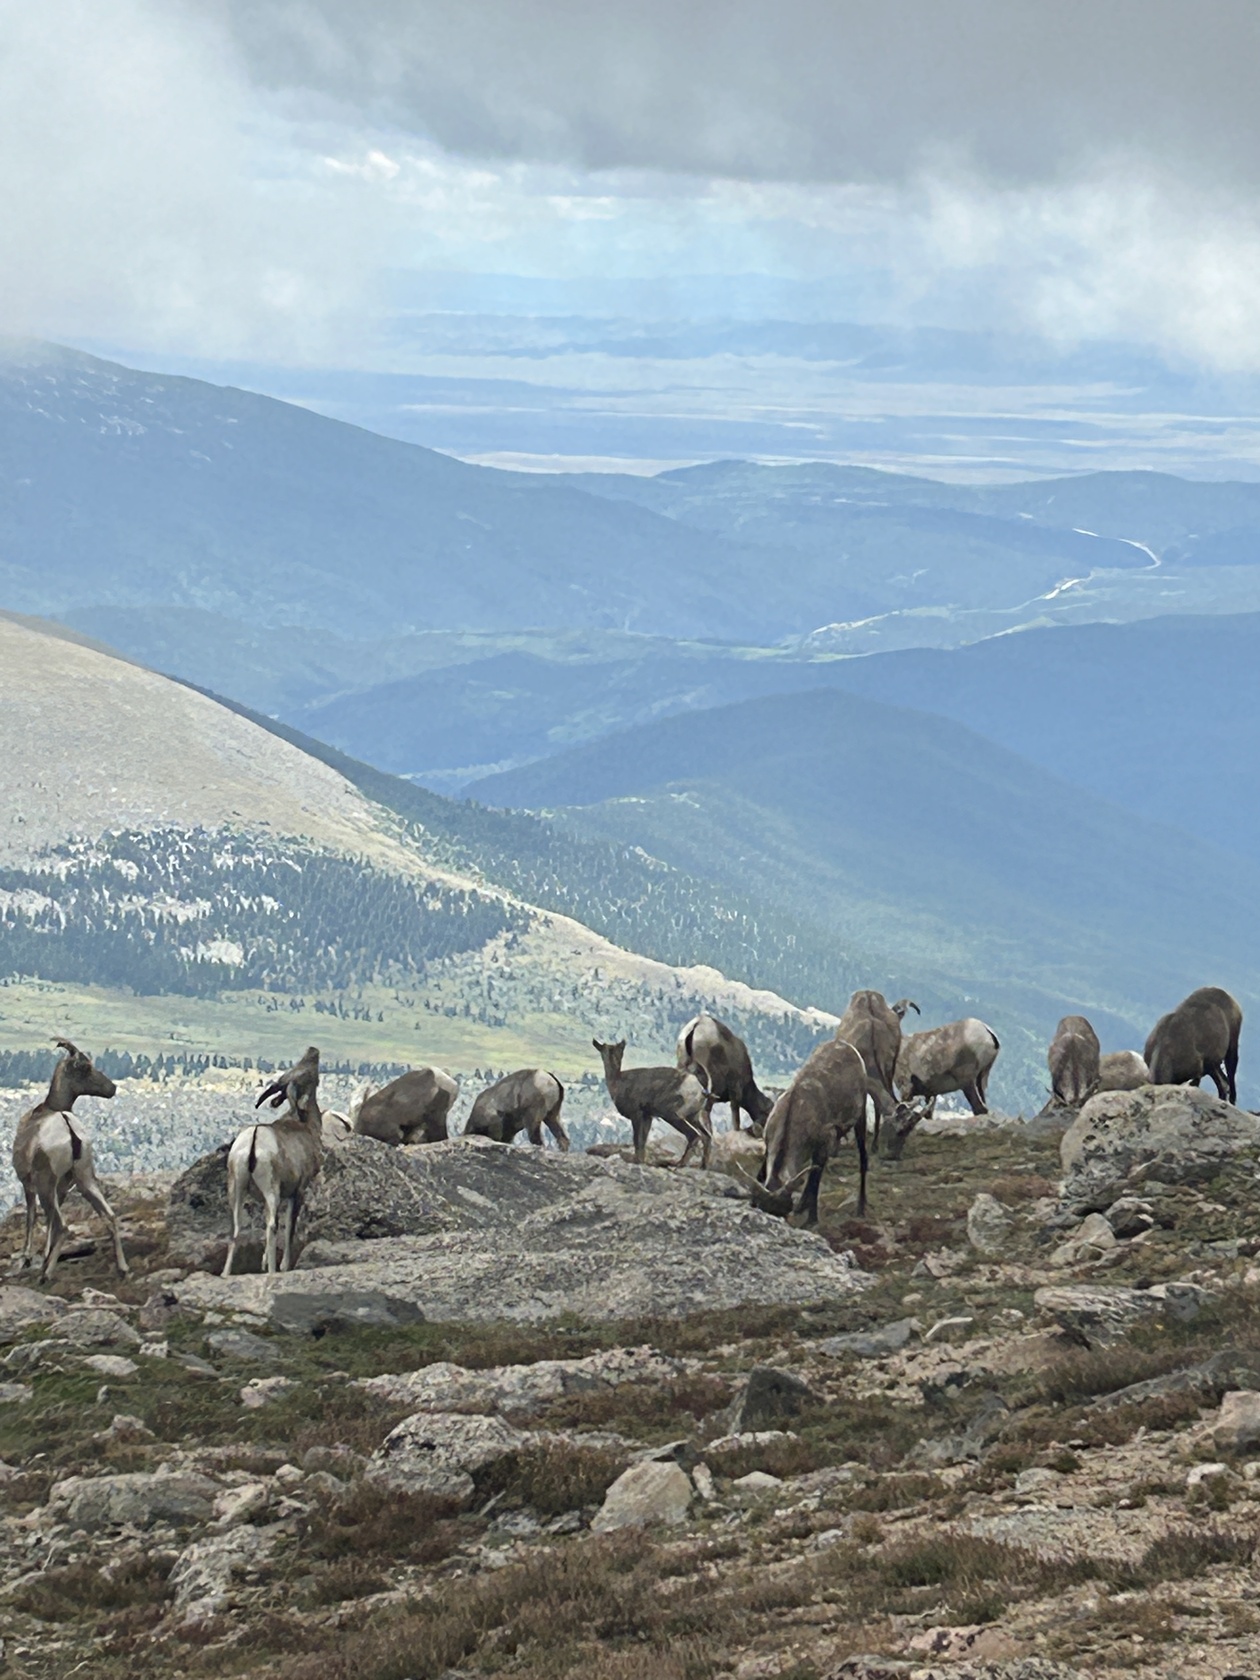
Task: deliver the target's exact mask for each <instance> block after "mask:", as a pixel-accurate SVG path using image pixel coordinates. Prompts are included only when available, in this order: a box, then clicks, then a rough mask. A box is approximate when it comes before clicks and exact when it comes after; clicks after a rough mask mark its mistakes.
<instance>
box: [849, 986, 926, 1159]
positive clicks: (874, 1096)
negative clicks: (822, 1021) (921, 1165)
mask: <svg viewBox="0 0 1260 1680" xmlns="http://www.w3.org/2000/svg"><path fill="white" fill-rule="evenodd" d="M918 1008H919V1006H918V1004H917V1003H911V1001H910V999H909V998H901V999H900V1000H899V1001H898V1003H897V1004H896V1006H895V1007H894V1008H890V1007H889V1005H888V1003H887V1001H886V1000H885V998H884V994H883V993H882V992H872V991H863V992H854V994H853V996H852V997H851V998H850V999H849V1006H848V1008H847V1009H846V1010H845V1012H844V1014H843V1015H842V1016H841V1017H840V1024H839V1026H838V1027H837V1028H836V1037H837V1038H838V1039H842V1040H843V1041H844V1043H846V1044H851V1045H852V1046H853V1048H854V1049H855V1050H856V1051H857V1053H858V1055H859V1056H861V1058H862V1062H863V1065H864V1066H865V1068H866V1088H867V1092H868V1094H869V1096H870V1099H871V1101H872V1102H873V1103H874V1105H875V1142H876V1143H878V1142H879V1130H880V1123H881V1121H883V1120H885V1119H888V1118H891V1117H892V1115H893V1113H894V1111H895V1109H896V1106H897V1097H896V1093H895V1091H894V1089H893V1080H894V1078H895V1077H896V1072H897V1052H898V1051H899V1050H900V1049H901V1022H902V1017H903V1016H904V1015H905V1013H906V1010H907V1009H913V1010H914V1011H915V1012H916V1013H917V1012H918Z"/></svg>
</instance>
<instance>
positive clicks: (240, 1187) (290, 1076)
mask: <svg viewBox="0 0 1260 1680" xmlns="http://www.w3.org/2000/svg"><path fill="white" fill-rule="evenodd" d="M318 1086H319V1051H318V1050H317V1049H316V1048H315V1046H314V1045H311V1047H310V1048H309V1049H308V1050H307V1052H306V1054H305V1055H304V1056H303V1057H302V1059H301V1061H300V1062H297V1063H296V1064H295V1065H294V1066H293V1067H291V1068H290V1069H289V1071H288V1072H287V1073H282V1074H279V1075H277V1077H276V1078H275V1079H273V1080H272V1082H271V1084H270V1085H268V1086H267V1087H266V1089H265V1090H264V1091H262V1092H261V1093H260V1095H259V1097H258V1101H257V1102H256V1103H255V1104H254V1107H255V1108H261V1107H262V1105H263V1103H265V1102H266V1101H268V1099H270V1101H271V1106H272V1108H279V1106H280V1104H281V1103H282V1102H285V1101H287V1102H288V1105H289V1111H288V1113H287V1114H283V1115H281V1117H280V1119H278V1120H273V1121H272V1122H271V1124H270V1125H254V1126H246V1128H245V1130H244V1131H243V1132H238V1133H237V1136H236V1139H235V1141H234V1142H233V1144H232V1147H231V1149H229V1150H228V1160H227V1181H228V1205H229V1206H230V1208H231V1210H232V1237H231V1240H230V1242H229V1243H228V1251H227V1259H226V1260H225V1261H224V1262H223V1276H224V1277H230V1276H231V1275H232V1262H233V1261H234V1260H235V1259H236V1244H237V1241H238V1239H239V1237H240V1232H241V1225H242V1222H243V1220H244V1215H245V1202H246V1198H247V1197H248V1195H249V1192H250V1187H251V1186H252V1187H253V1188H254V1189H255V1190H256V1191H257V1192H258V1194H259V1195H260V1196H261V1197H262V1199H263V1202H264V1204H265V1205H266V1209H267V1236H266V1248H265V1265H266V1269H267V1271H269V1272H274V1271H276V1269H277V1267H276V1235H277V1229H278V1226H279V1220H280V1208H281V1206H282V1205H283V1206H284V1207H285V1211H286V1219H285V1235H284V1268H283V1269H284V1270H285V1271H286V1272H291V1271H292V1270H293V1262H294V1260H295V1259H296V1258H297V1254H296V1249H295V1244H294V1237H295V1234H296V1231H297V1221H298V1214H299V1213H300V1212H301V1211H302V1203H303V1201H304V1199H305V1196H306V1192H307V1190H308V1189H309V1188H310V1186H311V1184H312V1183H313V1182H314V1180H315V1179H316V1178H317V1177H318V1176H319V1170H320V1168H321V1166H322V1165H323V1160H324V1141H323V1117H322V1115H321V1114H320V1112H319V1103H318V1101H317V1099H316V1091H317V1089H318Z"/></svg>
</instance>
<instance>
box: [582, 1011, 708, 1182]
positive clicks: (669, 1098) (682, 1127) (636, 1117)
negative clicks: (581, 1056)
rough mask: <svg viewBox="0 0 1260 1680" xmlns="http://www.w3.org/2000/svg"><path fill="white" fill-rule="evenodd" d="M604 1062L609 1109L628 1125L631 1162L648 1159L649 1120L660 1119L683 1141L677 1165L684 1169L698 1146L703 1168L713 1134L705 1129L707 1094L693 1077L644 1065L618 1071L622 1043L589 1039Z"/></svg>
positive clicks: (666, 1068)
mask: <svg viewBox="0 0 1260 1680" xmlns="http://www.w3.org/2000/svg"><path fill="white" fill-rule="evenodd" d="M591 1042H592V1044H593V1045H594V1046H595V1048H596V1050H598V1051H599V1057H600V1060H601V1061H602V1062H603V1064H604V1083H605V1085H607V1087H608V1095H609V1096H610V1097H611V1098H612V1100H613V1107H614V1108H615V1109H616V1110H617V1113H618V1114H621V1115H624V1117H625V1118H626V1119H627V1120H628V1121H629V1122H630V1128H631V1131H632V1133H633V1136H634V1158H635V1160H636V1161H637V1162H638V1163H639V1165H640V1166H642V1165H643V1163H644V1161H645V1160H646V1159H647V1142H648V1134H649V1132H650V1131H651V1130H652V1121H653V1120H664V1122H665V1123H666V1125H667V1126H672V1127H673V1128H674V1130H675V1131H676V1132H681V1133H682V1135H683V1136H684V1137H685V1138H686V1140H687V1147H686V1148H685V1149H684V1150H683V1153H682V1159H681V1160H680V1161H679V1163H678V1164H679V1166H680V1167H685V1166H686V1165H687V1163H688V1162H689V1161H690V1160H691V1157H692V1155H694V1153H695V1149H696V1145H697V1144H700V1145H701V1146H702V1149H703V1162H704V1165H705V1166H706V1167H707V1166H708V1164H709V1155H710V1153H711V1152H712V1149H713V1132H712V1129H711V1128H710V1125H709V1108H710V1106H711V1105H710V1102H709V1093H708V1092H707V1091H706V1090H705V1088H704V1086H703V1085H702V1084H701V1083H700V1081H699V1080H698V1079H697V1078H696V1076H695V1074H694V1073H685V1072H684V1071H683V1070H682V1069H681V1068H672V1067H646V1068H629V1069H626V1070H623V1069H622V1066H621V1059H622V1057H623V1056H624V1055H625V1053H626V1041H625V1039H624V1038H623V1039H620V1040H619V1041H618V1042H617V1043H616V1044H601V1043H600V1041H599V1040H598V1039H597V1038H595V1039H592V1040H591Z"/></svg>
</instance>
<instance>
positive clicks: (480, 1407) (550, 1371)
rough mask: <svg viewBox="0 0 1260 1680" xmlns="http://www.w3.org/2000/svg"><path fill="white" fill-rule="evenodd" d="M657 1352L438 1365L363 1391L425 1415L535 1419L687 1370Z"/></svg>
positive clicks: (366, 1382) (371, 1380) (374, 1382)
mask: <svg viewBox="0 0 1260 1680" xmlns="http://www.w3.org/2000/svg"><path fill="white" fill-rule="evenodd" d="M685 1368H686V1367H685V1364H684V1362H683V1361H682V1360H679V1359H667V1358H666V1357H665V1356H664V1355H663V1354H659V1353H656V1352H654V1351H653V1350H652V1349H651V1348H647V1347H640V1348H612V1349H610V1350H608V1351H607V1352H603V1353H595V1354H591V1355H590V1357H589V1358H586V1359H540V1360H538V1361H536V1363H534V1364H533V1365H494V1366H491V1367H489V1368H488V1369H487V1370H484V1371H469V1370H466V1369H465V1368H464V1367H463V1366H462V1365H452V1364H450V1363H449V1362H448V1361H447V1360H438V1361H436V1362H435V1363H434V1364H432V1365H425V1366H423V1367H422V1368H421V1369H420V1370H418V1371H405V1372H401V1373H397V1374H392V1373H391V1374H387V1375H385V1376H380V1377H363V1378H360V1379H359V1381H358V1383H357V1384H356V1386H357V1387H359V1388H363V1389H366V1390H367V1391H368V1393H369V1394H378V1395H380V1396H381V1398H382V1399H385V1400H388V1401H391V1402H392V1403H393V1404H395V1405H401V1406H414V1407H415V1408H416V1410H417V1411H423V1412H453V1411H464V1412H468V1411H471V1412H502V1413H503V1414H504V1415H505V1416H507V1417H529V1416H532V1415H533V1414H535V1413H537V1412H539V1411H541V1410H542V1408H543V1407H544V1406H546V1405H548V1404H549V1403H550V1402H551V1401H553V1400H559V1399H562V1398H563V1397H564V1395H566V1394H581V1393H596V1392H598V1391H600V1390H602V1389H609V1388H618V1387H620V1386H621V1385H622V1384H624V1383H642V1382H655V1383H661V1382H667V1381H668V1380H669V1379H670V1378H671V1377H674V1376H677V1375H678V1373H679V1372H680V1371H682V1370H684V1369H685Z"/></svg>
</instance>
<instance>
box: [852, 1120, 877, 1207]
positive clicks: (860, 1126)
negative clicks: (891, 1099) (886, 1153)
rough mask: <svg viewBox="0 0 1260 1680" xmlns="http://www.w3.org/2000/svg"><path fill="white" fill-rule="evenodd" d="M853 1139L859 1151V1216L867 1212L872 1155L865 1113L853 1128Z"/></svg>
mask: <svg viewBox="0 0 1260 1680" xmlns="http://www.w3.org/2000/svg"><path fill="white" fill-rule="evenodd" d="M875 1138H876V1141H877V1142H878V1140H879V1116H878V1112H877V1113H876V1118H875ZM853 1141H854V1142H855V1143H856V1144H857V1152H858V1205H857V1210H858V1218H859V1219H861V1218H863V1217H864V1216H865V1214H866V1170H867V1167H868V1166H869V1165H870V1157H869V1156H868V1154H867V1149H866V1116H865V1115H863V1116H862V1118H861V1119H860V1120H859V1121H858V1123H857V1125H856V1126H855V1127H854V1129H853Z"/></svg>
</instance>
